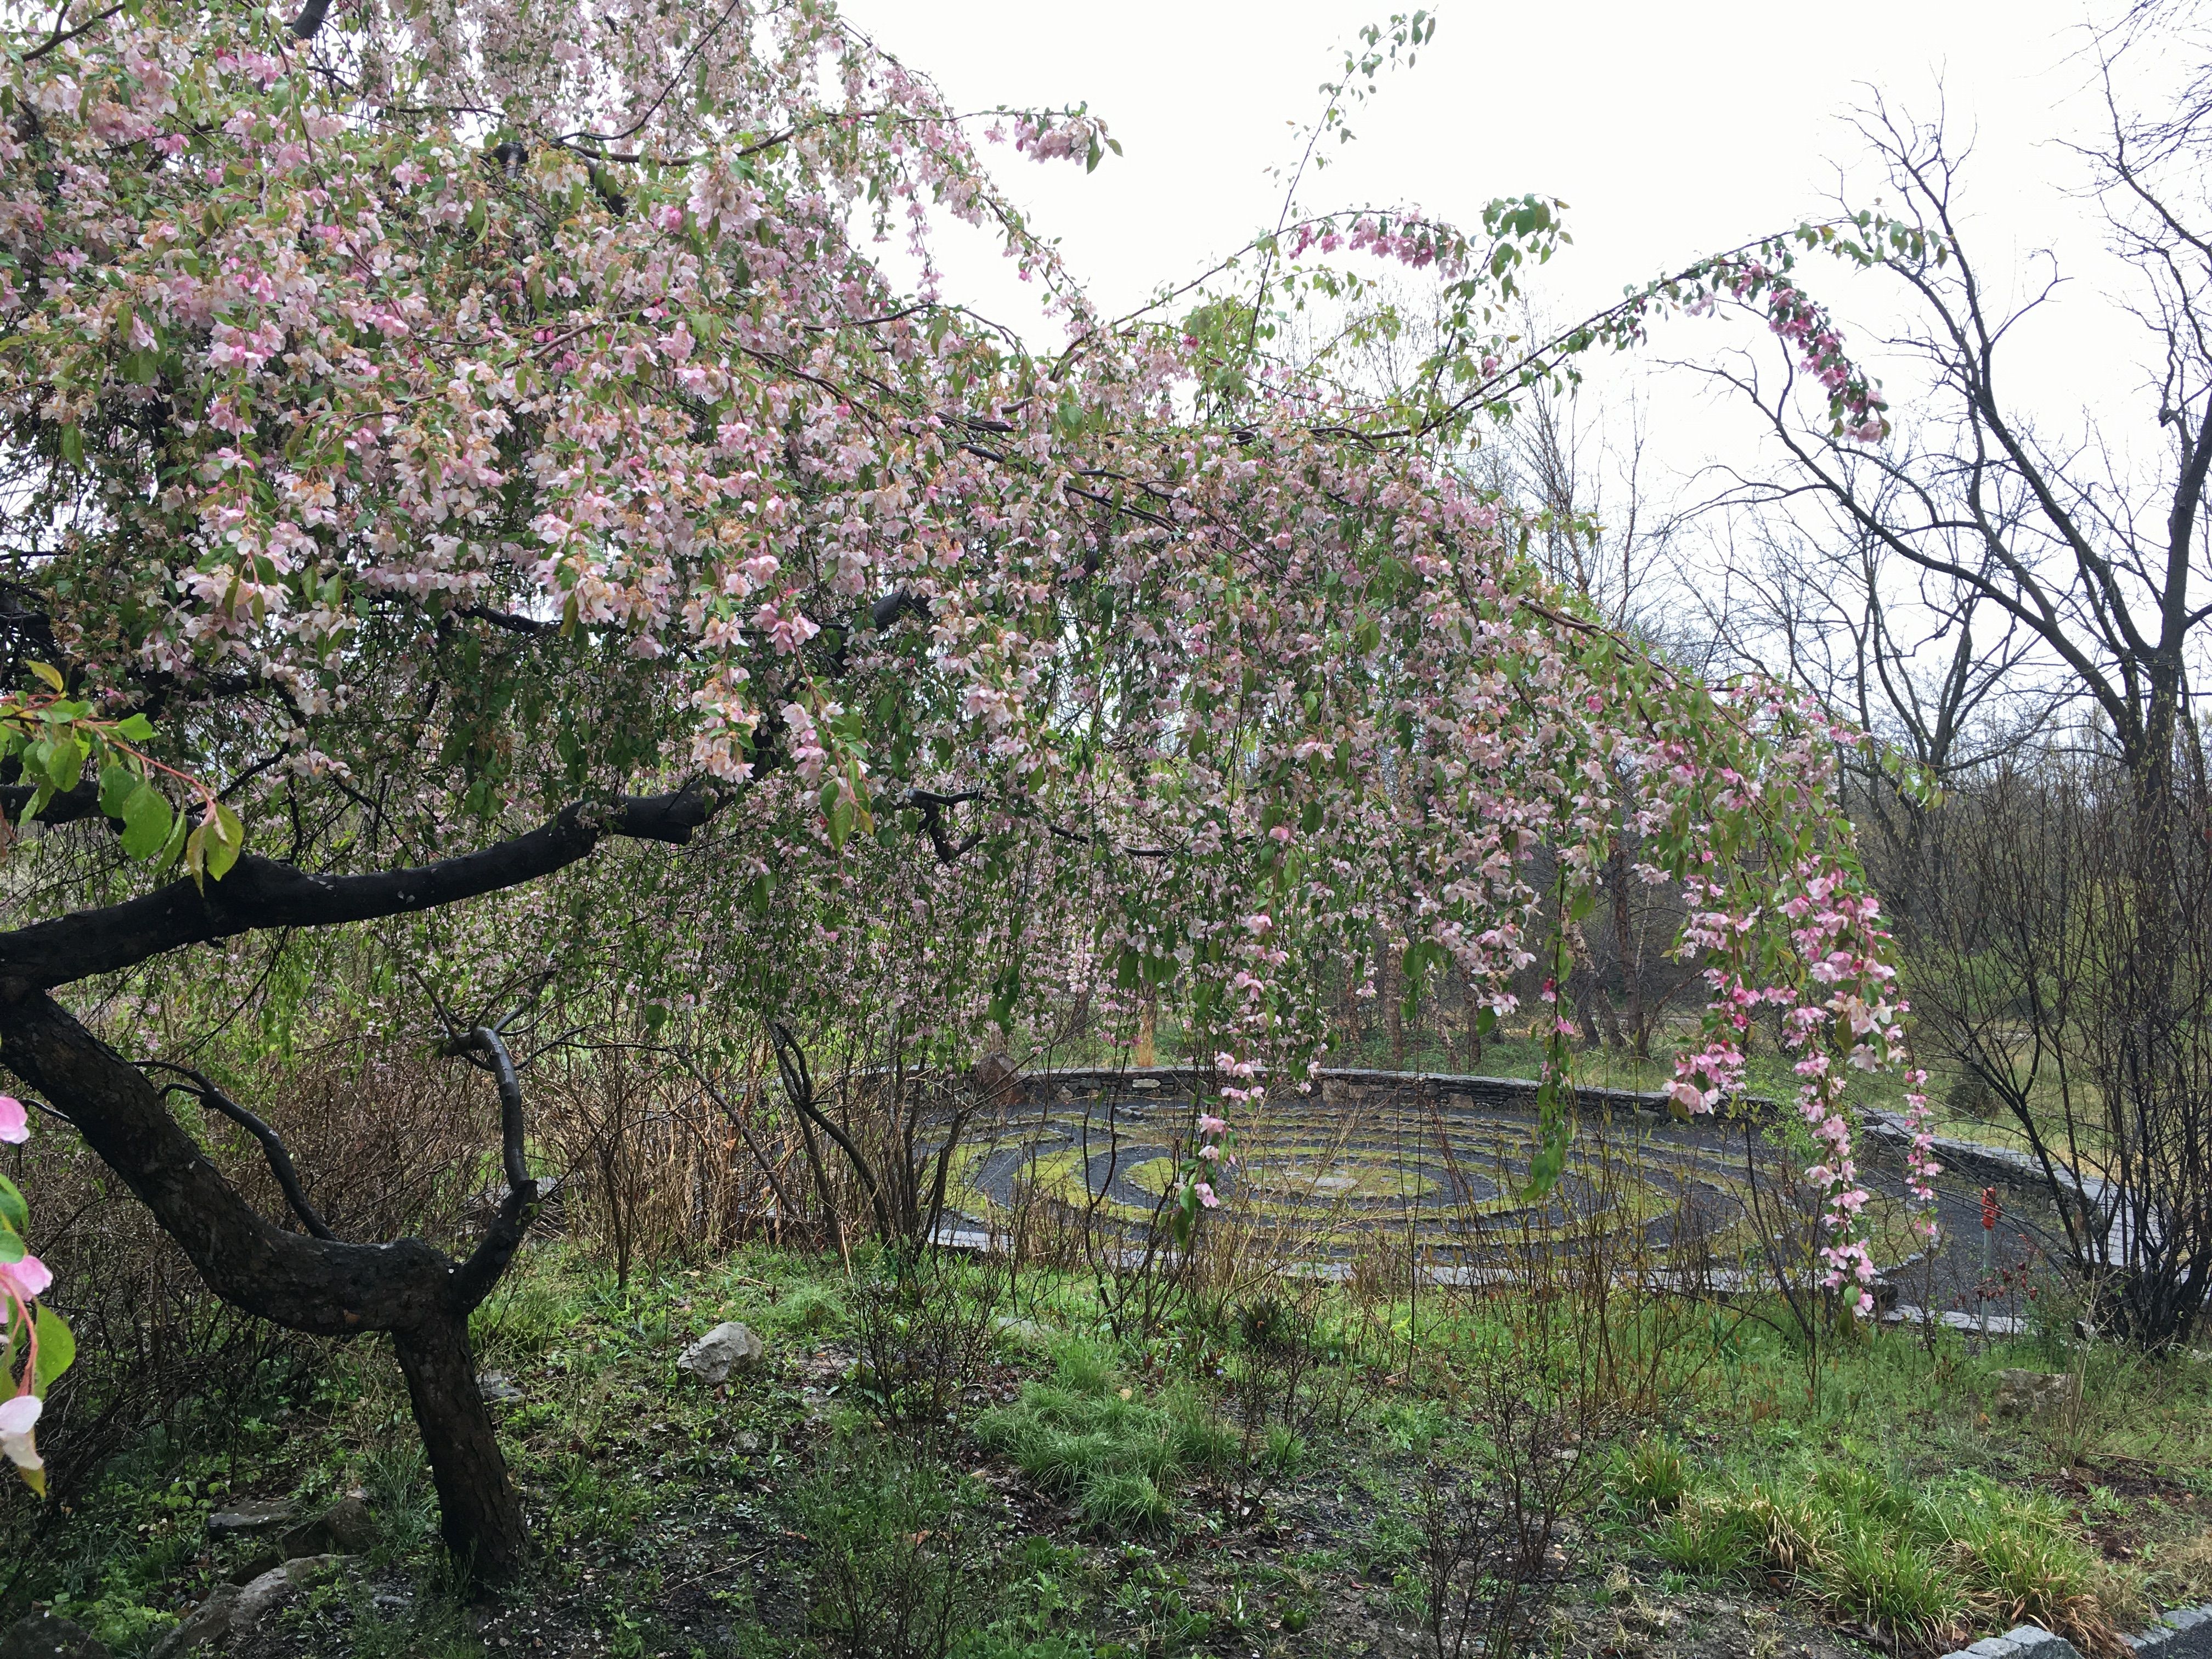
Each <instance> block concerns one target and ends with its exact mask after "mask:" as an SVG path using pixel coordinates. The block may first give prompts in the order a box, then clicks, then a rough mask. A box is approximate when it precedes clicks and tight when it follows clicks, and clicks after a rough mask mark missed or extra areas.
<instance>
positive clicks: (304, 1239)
mask: <svg viewBox="0 0 2212 1659" xmlns="http://www.w3.org/2000/svg"><path fill="white" fill-rule="evenodd" d="M0 1065H5V1066H7V1068H8V1069H9V1071H12V1072H13V1073H15V1075H16V1076H18V1077H20V1078H21V1079H23V1080H24V1082H25V1083H27V1084H28V1085H30V1086H31V1087H33V1088H34V1089H36V1090H38V1091H40V1092H41V1093H42V1094H44V1095H45V1096H46V1098H47V1100H48V1101H49V1102H50V1103H52V1105H53V1106H54V1107H55V1108H56V1109H58V1110H59V1111H60V1112H62V1113H63V1114H64V1115H66V1116H67V1117H68V1118H69V1120H70V1122H71V1123H72V1124H73V1125H74V1126H75V1127H76V1131H77V1133H79V1134H81V1135H82V1136H83V1138H84V1141H85V1144H86V1145H87V1146H89V1147H91V1148H92V1150H93V1151H94V1152H95V1153H97V1154H98V1155H99V1157H100V1160H101V1161H102V1162H103V1163H105V1164H106V1165H107V1166H108V1168H110V1169H111V1170H114V1171H115V1173H116V1174H117V1175H118V1176H119V1177H121V1179H122V1180H123V1182H125V1185H127V1186H128V1187H129V1188H131V1191H132V1192H133V1193H135V1194H137V1196H138V1197H139V1199H140V1200H143V1202H144V1204H145V1205H146V1206H147V1208H149V1210H151V1211H152V1212H154V1218H155V1220H157V1221H158V1222H160V1223H161V1227H162V1229H163V1231H166V1232H167V1234H168V1235H169V1237H172V1238H173V1239H175V1240H176V1241H177V1243H178V1244H179V1246H180V1247H181V1248H182V1249H183V1250H184V1252H185V1255H187V1256H189V1257H190V1258H191V1262H192V1265H193V1266H194V1267H197V1269H198V1270H199V1273H200V1277H201V1278H202V1279H204V1280H206V1282H207V1285H208V1288H209V1289H210V1290H211V1291H214V1292H215V1293H216V1295H217V1296H219V1297H222V1299H223V1300H224V1301H226V1302H228V1303H229V1304H231V1305H232V1306H233V1307H235V1308H239V1309H242V1310H245V1311H246V1312H247V1313H250V1314H252V1315H254V1316H257V1317H259V1318H262V1319H266V1320H270V1321H271V1322H274V1323H276V1324H279V1325H283V1326H286V1327H288V1328H290V1329H293V1330H295V1331H306V1332H307V1333H309V1334H313V1335H318V1336H356V1335H360V1334H363V1333H366V1332H370V1331H390V1332H391V1333H392V1337H393V1340H394V1342H395V1344H396V1345H397V1346H398V1351H399V1363H400V1365H401V1367H402V1369H403V1370H404V1371H405V1372H406V1375H407V1385H408V1389H409V1392H410V1394H411V1395H412V1396H413V1399H414V1403H415V1414H416V1422H417V1423H418V1425H420V1427H421V1429H422V1441H423V1445H424V1448H425V1449H426V1450H427V1451H428V1453H429V1457H430V1466H431V1472H432V1474H433V1475H434V1476H435V1480H436V1482H437V1488H438V1498H439V1503H440V1504H441V1508H442V1510H443V1511H444V1517H443V1524H442V1530H443V1532H444V1534H445V1536H446V1541H447V1543H448V1544H449V1545H451V1546H452V1547H453V1549H454V1552H455V1553H456V1556H457V1557H458V1558H459V1559H460V1560H462V1561H463V1562H464V1564H471V1563H472V1564H473V1565H474V1568H475V1570H476V1571H477V1573H478V1574H479V1575H480V1576H482V1577H486V1578H489V1579H497V1578H501V1577H511V1576H512V1575H513V1572H514V1571H516V1570H517V1569H518V1568H520V1565H522V1559H523V1548H524V1538H523V1529H522V1514H521V1506H520V1502H519V1500H518V1499H517V1498H516V1496H515V1492H514V1488H513V1484H512V1483H511V1482H510V1481H509V1480H508V1479H507V1463H506V1460H505V1459H504V1458H502V1457H501V1455H500V1452H499V1448H498V1445H497V1443H496V1442H495V1440H494V1438H493V1436H492V1426H491V1418H490V1414H489V1413H488V1412H487V1411H486V1410H485V1408H484V1404H483V1396H482V1395H480V1394H479V1392H478V1391H477V1380H476V1369H475V1366H474V1364H472V1363H471V1359H470V1357H469V1347H468V1317H469V1313H470V1311H471V1310H472V1309H473V1308H475V1307H476V1306H477V1304H478V1303H480V1302H482V1301H483V1298H484V1297H485V1296H486V1295H488V1294H489V1292H490V1291H491V1288H492V1286H493V1285H495V1284H496V1283H497V1282H498V1279H499V1276H500V1274H501V1273H502V1272H503V1271H505V1269H506V1267H507V1263H508V1262H509V1261H511V1260H512V1259H513V1255H514V1251H515V1249H517V1248H518V1247H519V1246H520V1243H521V1240H522V1236H523V1233H524V1231H526V1229H527V1228H528V1226H529V1225H530V1222H531V1220H532V1218H534V1216H535V1215H536V1213H537V1209H538V1191H537V1186H536V1183H535V1182H531V1181H529V1180H528V1179H527V1178H524V1179H523V1180H522V1181H521V1182H520V1183H519V1187H518V1186H517V1185H515V1184H511V1185H510V1190H509V1195H508V1198H507V1202H506V1203H505V1204H504V1205H503V1206H501V1212H500V1215H499V1218H498V1219H497V1220H495V1222H494V1223H493V1225H492V1227H491V1229H490V1231H489V1232H488V1233H487V1235H486V1237H485V1238H484V1240H483V1243H481V1244H480V1245H479V1246H478V1247H477V1250H476V1251H475V1253H474V1254H473V1255H471V1256H470V1258H469V1259H468V1260H467V1261H462V1262H456V1261H453V1260H452V1259H451V1258H449V1257H448V1256H447V1255H446V1254H445V1253H444V1252H443V1251H441V1250H439V1249H434V1248H433V1247H432V1246H430V1245H428V1244H427V1243H423V1242H422V1240H420V1239H414V1238H403V1239H398V1240H396V1241H395V1242H393V1243H389V1244H354V1243H345V1242H343V1241H342V1240H338V1239H328V1238H313V1237H308V1236H307V1234H305V1233H295V1232H289V1231H286V1230H285V1229H283V1228H282V1227H278V1226H276V1225H275V1224H273V1223H272V1222H270V1221H269V1220H268V1219H266V1218H264V1217H263V1216H262V1215H260V1214H259V1213H258V1212H256V1211H255V1210H254V1209H253V1207H252V1206H251V1205H249V1204H247V1203H246V1200H244V1199H242V1198H240V1196H239V1194H238V1192H237V1190H236V1189H235V1188H233V1187H232V1186H231V1184H230V1183H229V1182H228V1181H226V1180H225V1179H223V1176H222V1171H221V1170H217V1169H216V1166H215V1165H214V1164H212V1163H210V1161H209V1159H208V1158H207V1156H206V1154H205V1153H204V1152H202V1151H201V1149H200V1146H199V1144H198V1143H197V1141H195V1140H194V1139H192V1138H191V1136H190V1135H188V1134H186V1133H185V1131H184V1130H183V1129H182V1128H181V1127H179V1125H178V1123H177V1121H176V1120H175V1119H173V1117H171V1116H170V1115H169V1112H168V1109H167V1106H165V1105H164V1104H163V1103H162V1097H161V1094H160V1092H159V1091H157V1090H155V1087H154V1085H152V1084H151V1083H149V1081H148V1080H147V1079H146V1076H145V1074H144V1073H143V1072H141V1071H140V1070H139V1069H138V1068H137V1066H133V1065H132V1064H131V1062H130V1061H129V1060H125V1059H124V1057H123V1056H122V1055H120V1054H117V1053H116V1052H115V1051H114V1050H113V1049H112V1048H109V1047H108V1046H107V1045H106V1043H104V1042H100V1039H99V1038H97V1037H95V1036H93V1035H92V1033H91V1032H89V1031H88V1030H86V1029H85V1028H84V1027H83V1026H82V1024H78V1022H77V1021H76V1019H75V1018H73V1017H72V1016H71V1015H70V1013H69V1012H68V1011H67V1010H66V1009H64V1008H63V1007H62V1006H60V1005H59V1004H58V1003H57V1002H55V1001H54V1000H53V999H52V998H51V997H49V996H47V995H46V993H45V992H44V991H42V990H40V989H39V988H37V987H35V986H33V985H27V984H26V983H24V982H23V981H20V980H0ZM512 1082H513V1079H512V1075H511V1073H509V1074H508V1075H507V1076H506V1077H505V1078H503V1079H502V1095H503V1096H504V1094H505V1093H506V1091H507V1086H508V1085H512ZM507 1106H508V1116H509V1118H510V1119H511V1120H512V1121H510V1122H509V1123H508V1125H507V1127H509V1128H510V1129H511V1130H512V1131H513V1133H511V1134H510V1136H509V1138H508V1139H509V1144H510V1146H511V1148H512V1149H513V1158H512V1160H511V1162H510V1165H509V1167H510V1170H519V1168H520V1095H519V1091H518V1092H517V1095H516V1097H515V1098H514V1100H513V1101H512V1102H510V1103H507Z"/></svg>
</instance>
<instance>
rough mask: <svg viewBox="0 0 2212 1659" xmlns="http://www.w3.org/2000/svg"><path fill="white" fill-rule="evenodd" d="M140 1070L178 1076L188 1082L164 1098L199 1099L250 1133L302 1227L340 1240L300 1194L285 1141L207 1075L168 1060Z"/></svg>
mask: <svg viewBox="0 0 2212 1659" xmlns="http://www.w3.org/2000/svg"><path fill="white" fill-rule="evenodd" d="M139 1069H140V1070H141V1071H148V1072H154V1071H160V1072H174V1073H176V1074H177V1075H178V1076H179V1077H180V1078H182V1079H185V1080H184V1081H183V1082H182V1083H172V1084H170V1085H168V1086H167V1088H164V1089H163V1090H162V1091H161V1092H162V1093H163V1094H165V1095H166V1094H169V1093H171V1092H175V1093H178V1094H187V1095H192V1096H196V1097H197V1098H198V1100H199V1103H200V1104H201V1105H203V1106H207V1107H211V1108H213V1109H215V1110H216V1111H218V1112H221V1113H222V1115H224V1116H225V1117H227V1118H228V1119H229V1120H230V1121H232V1122H233V1123H235V1124H237V1125H238V1126H239V1127H240V1128H241V1129H244V1130H245V1131H246V1133H248V1134H250V1135H252V1137H253V1138H254V1139H256V1140H258V1141H259V1142H260V1143H261V1152H262V1155H263V1156H264V1158H267V1159H268V1160H269V1173H270V1174H271V1175H273V1176H276V1185H277V1186H278V1187H279V1188H282V1189H283V1194H284V1201H285V1202H286V1203H287V1204H289V1205H290V1206H292V1213H293V1214H294V1215H295V1216H297V1217H299V1218H300V1225H301V1226H303V1227H305V1228H306V1229H307V1231H309V1232H310V1233H312V1234H313V1235H314V1236H315V1237H317V1238H336V1237H337V1234H336V1233H334V1232H332V1231H331V1230H330V1228H329V1227H328V1226H327V1225H325V1223H324V1220H323V1218H322V1217H321V1216H320V1215H319V1214H317V1213H316V1211H315V1206H313V1205H312V1204H310V1203H309V1202H307V1194H305V1193H304V1192H302V1191H301V1190H300V1177H299V1174H298V1172H297V1171H295V1170H294V1169H293V1167H292V1154H291V1153H290V1152H288V1151H287V1150H285V1146H284V1141H283V1137H282V1136H281V1135H279V1134H278V1133H276V1130H274V1129H272V1128H270V1127H269V1126H268V1125H267V1124H266V1123H264V1122H263V1121H261V1119H259V1118H258V1117H257V1116H255V1115H253V1114H252V1112H249V1111H247V1110H246V1108H245V1107H243V1106H241V1105H240V1104H239V1103H237V1102H236V1101H234V1100H233V1099H232V1098H231V1097H229V1096H228V1095H227V1094H225V1093H223V1091H222V1090H220V1089H218V1088H217V1087H216V1085H214V1084H213V1083H211V1082H210V1081H209V1080H208V1079H207V1078H206V1077H205V1076H204V1074H202V1073H198V1072H196V1071H194V1070H192V1068H191V1066H179V1065H175V1064H173V1063H172V1062H171V1061H169V1060H147V1061H145V1062H144V1063H143V1065H141V1066H140V1067H139Z"/></svg>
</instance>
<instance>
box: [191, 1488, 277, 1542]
mask: <svg viewBox="0 0 2212 1659" xmlns="http://www.w3.org/2000/svg"><path fill="white" fill-rule="evenodd" d="M291 1524H292V1506H291V1504H289V1503H287V1502H285V1501H284V1500H283V1498H247V1499H246V1501H245V1502H244V1503H242V1504H232V1505H231V1506H230V1507H229V1508H228V1509H227V1510H216V1511H215V1512H214V1513H213V1514H211V1515H210V1516H208V1518H207V1529H208V1530H209V1531H210V1532H211V1533H213V1534H215V1535H216V1537H218V1538H224V1537H231V1536H234V1535H236V1534H240V1533H249V1532H274V1531H276V1528H279V1527H289V1526H290V1525H291Z"/></svg>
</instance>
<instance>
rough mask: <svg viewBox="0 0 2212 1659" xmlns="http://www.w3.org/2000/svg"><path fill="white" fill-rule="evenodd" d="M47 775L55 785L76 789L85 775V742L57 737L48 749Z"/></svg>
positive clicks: (60, 787) (61, 787)
mask: <svg viewBox="0 0 2212 1659" xmlns="http://www.w3.org/2000/svg"><path fill="white" fill-rule="evenodd" d="M46 775H47V776H48V777H49V778H51V779H52V780H53V785H54V787H55V788H56V789H58V790H60V789H74V788H76V781H77V780H78V779H79V778H80V777H82V776H83V775H84V744H82V743H80V742H79V741H78V740H77V739H76V738H73V737H72V738H55V739H54V740H53V744H52V747H50V748H49V749H48V750H46Z"/></svg>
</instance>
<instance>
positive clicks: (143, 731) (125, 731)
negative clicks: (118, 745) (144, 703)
mask: <svg viewBox="0 0 2212 1659" xmlns="http://www.w3.org/2000/svg"><path fill="white" fill-rule="evenodd" d="M115 734H116V736H118V737H119V738H123V739H124V740H125V742H126V743H144V742H145V741H146V740H147V739H148V738H151V737H152V736H153V735H154V722H153V721H151V720H148V719H147V718H146V717H145V716H144V715H143V714H131V715H128V716H126V717H125V720H124V721H123V723H122V724H121V725H120V726H117V727H116V728H115Z"/></svg>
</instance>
